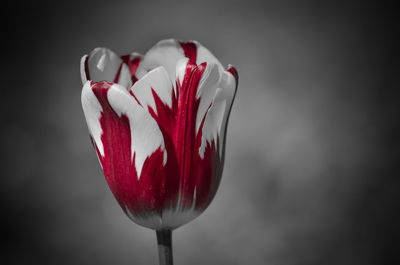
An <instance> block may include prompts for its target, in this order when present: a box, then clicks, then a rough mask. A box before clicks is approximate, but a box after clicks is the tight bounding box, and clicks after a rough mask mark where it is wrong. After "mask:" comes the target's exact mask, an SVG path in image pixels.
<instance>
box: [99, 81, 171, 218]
mask: <svg viewBox="0 0 400 265" xmlns="http://www.w3.org/2000/svg"><path fill="white" fill-rule="evenodd" d="M111 86H112V84H111V83H108V82H96V83H94V82H93V86H92V89H93V92H94V94H95V95H96V97H97V99H98V101H99V102H100V104H101V107H102V112H101V117H100V124H101V128H102V131H103V133H102V135H101V141H102V143H103V148H104V156H101V154H100V152H99V150H98V148H97V146H96V149H97V155H98V157H99V160H100V163H101V165H102V167H103V172H104V175H105V178H106V180H107V182H108V184H109V186H110V189H111V191H112V193H113V194H114V196H115V197H116V199H117V201H118V202H119V204H120V205H121V207H122V209H123V210H124V211H125V212H126V210H127V209H129V210H130V212H131V213H132V214H134V215H141V214H145V215H147V214H151V213H154V212H156V213H158V214H159V215H160V214H161V210H162V209H163V208H164V207H166V206H170V205H171V204H172V203H171V201H170V197H171V196H170V195H169V194H174V193H175V194H176V193H177V192H176V189H175V190H174V189H170V185H168V183H167V180H168V179H167V176H168V177H169V175H166V173H167V172H166V170H165V168H164V166H163V155H164V154H163V151H162V150H161V147H160V148H159V149H158V150H156V151H155V152H154V153H153V154H152V155H151V156H150V157H148V158H147V159H146V161H145V162H144V165H143V169H142V173H141V175H140V179H138V176H137V172H136V169H135V163H134V161H135V156H134V157H133V159H131V155H132V154H131V131H130V128H131V127H130V124H129V119H128V117H127V116H126V115H124V114H122V115H121V116H118V114H117V113H116V112H115V111H114V110H113V109H112V107H111V106H110V104H109V102H108V99H107V92H108V90H109V89H110V87H111ZM133 140H135V139H133ZM172 177H173V176H172ZM167 195H169V196H167Z"/></svg>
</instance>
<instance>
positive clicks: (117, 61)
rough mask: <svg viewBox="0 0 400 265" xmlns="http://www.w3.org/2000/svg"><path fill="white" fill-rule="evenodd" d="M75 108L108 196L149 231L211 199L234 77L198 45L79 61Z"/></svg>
mask: <svg viewBox="0 0 400 265" xmlns="http://www.w3.org/2000/svg"><path fill="white" fill-rule="evenodd" d="M81 75H82V82H83V84H84V85H83V90H82V106H83V111H84V113H85V117H86V121H87V124H88V128H89V132H90V136H91V138H92V142H93V145H94V147H95V149H96V151H97V156H98V159H99V162H100V164H101V167H102V169H103V172H104V175H105V177H106V180H107V182H108V185H109V186H110V189H111V191H112V193H113V194H114V196H115V198H116V199H117V201H118V203H119V204H120V206H121V207H122V209H123V210H124V212H125V213H126V214H127V215H128V216H129V217H130V218H131V219H132V220H133V221H134V222H136V223H138V224H140V225H143V226H145V227H148V228H152V229H156V230H160V229H174V228H176V227H179V226H181V225H183V224H185V223H187V222H189V221H190V220H192V219H193V218H195V217H196V216H198V215H199V214H200V213H201V212H202V211H203V210H204V209H206V208H207V206H208V205H209V204H210V202H211V200H212V199H213V197H214V195H215V193H216V191H217V188H218V186H219V183H220V179H221V175H222V168H223V162H224V150H225V135H226V128H227V121H228V117H229V113H230V109H231V105H232V102H233V99H234V96H235V93H236V88H237V83H238V75H237V72H236V70H235V68H233V67H232V66H229V67H228V68H227V69H225V68H224V67H223V66H222V65H221V63H220V62H219V61H218V60H217V59H216V58H215V57H214V55H212V54H211V52H210V51H208V50H207V49H206V48H205V47H203V46H202V45H200V44H199V43H198V42H195V41H191V42H186V43H184V42H179V41H176V40H163V41H160V42H159V43H157V44H156V45H155V46H154V47H153V48H151V49H150V50H149V51H148V52H147V53H146V54H145V55H144V56H140V55H139V54H136V53H133V54H130V55H124V56H118V55H116V54H115V53H113V52H112V51H110V50H108V49H105V48H96V49H94V50H93V51H91V52H90V53H89V54H88V55H85V56H83V58H82V60H81Z"/></svg>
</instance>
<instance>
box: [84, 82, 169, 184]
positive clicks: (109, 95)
mask: <svg viewBox="0 0 400 265" xmlns="http://www.w3.org/2000/svg"><path fill="white" fill-rule="evenodd" d="M82 106H83V110H84V113H85V117H86V121H87V124H88V127H89V131H90V134H91V135H92V137H93V140H94V142H95V144H96V146H97V149H98V152H99V153H100V155H101V156H102V157H103V158H104V157H105V156H106V155H107V154H105V152H104V145H111V148H114V149H115V148H116V147H115V146H112V144H113V143H112V142H111V141H112V140H113V139H114V140H115V137H118V135H119V134H118V133H119V129H120V128H114V127H113V126H111V125H110V124H105V126H107V129H109V130H110V131H111V135H108V137H107V138H106V139H103V138H102V135H103V134H104V128H103V127H102V124H101V122H100V120H101V118H102V117H103V116H104V115H108V114H109V115H110V117H111V118H110V119H111V120H113V119H121V117H122V116H124V117H126V118H127V120H128V122H129V126H130V133H131V139H130V144H131V160H133V158H134V157H135V167H136V171H137V176H138V178H140V174H141V170H142V167H143V164H144V162H145V160H146V158H147V157H149V156H150V155H151V154H152V153H154V152H155V151H156V150H157V149H159V148H161V150H162V151H164V164H165V163H166V160H167V153H166V150H165V146H164V139H163V136H162V134H161V131H160V129H159V127H158V125H157V123H156V122H155V121H154V119H153V118H152V117H151V116H150V115H149V114H148V112H147V111H146V110H144V109H143V108H142V107H141V106H140V105H139V104H138V103H137V102H136V101H135V99H134V98H133V97H132V96H131V95H130V94H129V93H128V92H127V90H126V89H125V88H124V87H122V86H120V85H118V84H111V83H108V82H97V83H96V82H89V81H88V82H86V83H85V85H84V87H83V90H82ZM105 112H107V113H105ZM115 114H117V115H118V116H116V115H115ZM114 131H115V135H114V134H113V132H114ZM120 140H121V141H122V139H120ZM105 141H106V142H105ZM121 144H124V143H121ZM117 153H118V152H117V150H115V152H113V155H117ZM100 160H101V159H100Z"/></svg>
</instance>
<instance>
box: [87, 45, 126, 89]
mask: <svg viewBox="0 0 400 265" xmlns="http://www.w3.org/2000/svg"><path fill="white" fill-rule="evenodd" d="M81 78H82V83H83V84H84V83H85V82H86V81H87V80H92V81H96V82H97V81H108V82H112V83H118V84H120V85H121V86H123V87H126V88H128V87H130V86H131V85H132V79H131V74H130V71H129V68H128V66H127V65H126V64H125V63H124V62H123V61H122V59H121V58H120V57H119V56H118V55H116V54H115V53H114V52H112V51H111V50H109V49H106V48H96V49H94V50H93V51H91V52H90V53H89V54H88V55H85V56H83V57H82V59H81Z"/></svg>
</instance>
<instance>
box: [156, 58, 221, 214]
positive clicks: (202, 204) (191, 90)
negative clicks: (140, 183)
mask: <svg viewBox="0 0 400 265" xmlns="http://www.w3.org/2000/svg"><path fill="white" fill-rule="evenodd" d="M205 69H206V63H203V64H201V65H199V66H197V65H196V64H193V63H191V62H189V63H188V65H187V68H186V72H185V76H184V78H183V81H182V85H180V84H179V82H178V81H177V82H176V83H177V95H175V94H174V93H173V95H172V107H171V108H170V107H168V105H166V104H164V103H163V102H162V100H161V99H160V98H159V97H158V95H157V94H156V93H155V92H154V90H153V97H154V100H155V105H156V108H157V114H156V113H155V111H154V110H153V109H151V108H149V113H150V114H151V115H152V116H153V118H154V119H155V120H156V121H157V123H158V125H159V127H160V129H161V131H162V134H163V136H164V139H165V147H166V150H167V153H168V161H167V168H168V167H169V168H168V169H167V172H168V173H167V177H168V181H167V183H169V181H173V182H174V183H169V185H170V186H171V188H170V190H176V189H177V188H178V189H179V191H180V196H181V197H180V202H181V205H180V206H182V207H183V208H190V207H192V206H193V203H194V198H195V199H196V201H195V204H194V206H195V208H196V209H197V210H204V209H205V208H206V207H207V205H208V204H209V203H210V201H211V200H212V198H213V197H214V194H215V192H216V189H217V187H218V183H219V179H220V168H221V165H220V161H219V155H218V153H217V151H218V150H215V144H214V143H210V144H207V146H206V150H205V154H204V158H203V159H202V158H201V157H200V155H199V148H200V146H201V137H202V133H201V132H202V126H203V124H202V125H201V127H200V130H199V133H198V134H197V135H196V116H197V111H198V107H199V103H200V99H196V93H197V89H198V85H199V82H200V80H201V77H202V75H203V73H204V71H205ZM204 119H205V117H203V123H204ZM170 163H172V164H174V165H170ZM172 176H178V177H177V178H174V179H172ZM195 190H196V194H195ZM169 197H170V198H173V201H174V202H175V200H176V198H175V196H173V195H172V194H171V196H169ZM178 200H179V198H178Z"/></svg>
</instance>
